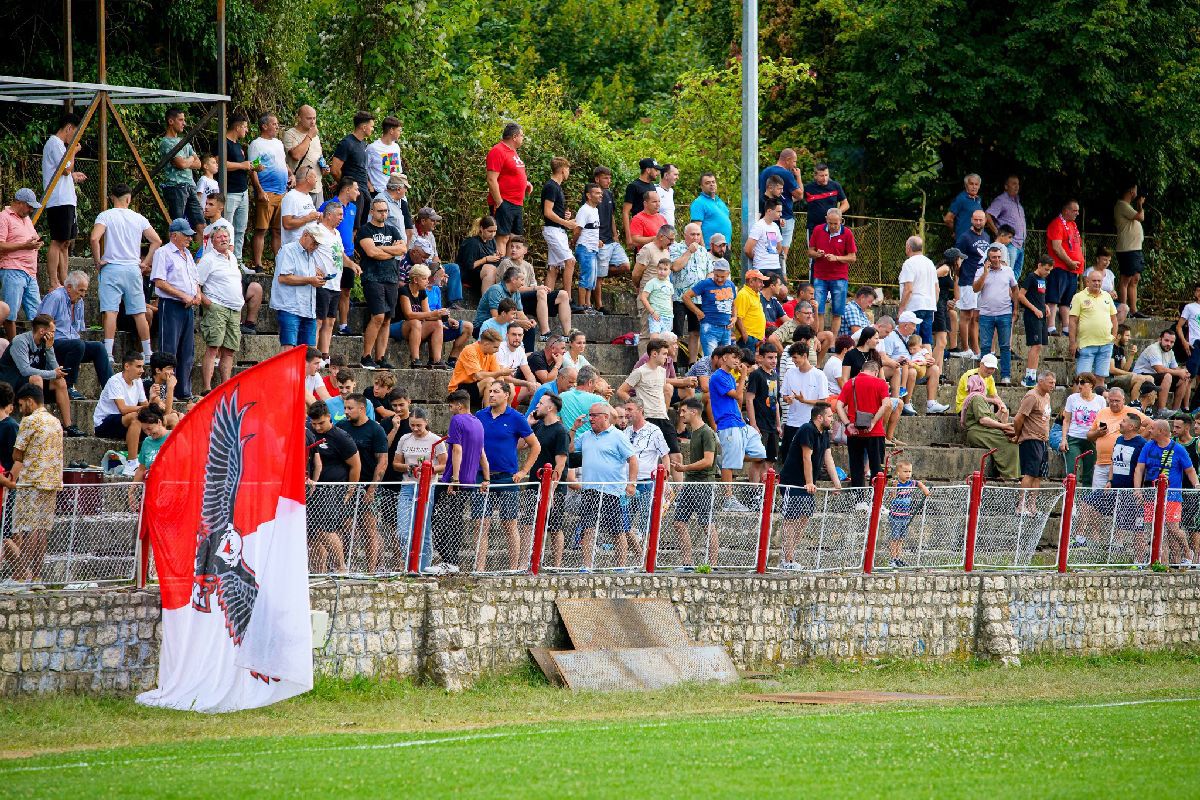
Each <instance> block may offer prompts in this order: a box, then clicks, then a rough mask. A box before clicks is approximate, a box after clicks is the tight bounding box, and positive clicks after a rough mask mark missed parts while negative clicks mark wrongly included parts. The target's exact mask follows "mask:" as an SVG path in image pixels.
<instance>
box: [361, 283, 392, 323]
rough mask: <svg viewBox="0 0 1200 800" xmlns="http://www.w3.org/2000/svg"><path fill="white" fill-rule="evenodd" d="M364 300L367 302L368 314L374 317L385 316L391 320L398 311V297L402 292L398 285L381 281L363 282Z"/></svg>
mask: <svg viewBox="0 0 1200 800" xmlns="http://www.w3.org/2000/svg"><path fill="white" fill-rule="evenodd" d="M362 288H363V298H364V299H365V300H366V301H367V313H368V314H370V315H371V316H372V317H377V316H379V315H380V314H383V316H384V318H386V319H391V317H392V313H393V312H394V311H395V310H396V295H397V294H399V292H400V285H399V284H397V283H380V282H379V281H363V285H362Z"/></svg>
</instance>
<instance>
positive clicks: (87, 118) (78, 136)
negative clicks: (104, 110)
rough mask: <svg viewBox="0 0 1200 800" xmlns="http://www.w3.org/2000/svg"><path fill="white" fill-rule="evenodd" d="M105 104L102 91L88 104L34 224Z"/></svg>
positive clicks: (52, 179)
mask: <svg viewBox="0 0 1200 800" xmlns="http://www.w3.org/2000/svg"><path fill="white" fill-rule="evenodd" d="M103 104H104V93H103V92H101V93H99V94H97V95H96V96H95V97H94V98H92V104H91V105H89V106H88V109H87V111H86V112H85V113H84V115H83V119H81V120H80V121H79V127H78V128H76V129H75V135H74V136H72V137H71V141H70V142H68V143H67V152H66V153H64V154H63V157H62V160H60V161H59V162H58V168H57V169H55V170H54V177H52V178H51V179H50V183H49V184H48V185H47V186H46V191H45V193H44V194H43V195H42V205H41V208H38V209H36V210H35V211H34V212H33V218H32V219H33V224H34V225H37V221H38V219H39V218H41V216H42V212H43V211H45V210H46V201H47V200H49V199H50V195H51V194H53V193H54V187H55V186H58V182H59V181H60V180H62V176H63V173H65V172H66V171H67V164H68V163H69V162H71V161H72V160H73V159H74V158H75V155H76V152H77V151H78V149H79V142H80V141H82V140H83V134H84V133H85V132H86V131H87V127H88V125H89V124H90V123H91V121H92V115H93V114H95V113H96V109H97V108H100V107H101V106H102V105H103Z"/></svg>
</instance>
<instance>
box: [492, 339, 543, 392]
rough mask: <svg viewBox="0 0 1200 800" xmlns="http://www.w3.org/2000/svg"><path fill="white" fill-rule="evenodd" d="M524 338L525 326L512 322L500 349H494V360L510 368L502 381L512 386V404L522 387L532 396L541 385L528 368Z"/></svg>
mask: <svg viewBox="0 0 1200 800" xmlns="http://www.w3.org/2000/svg"><path fill="white" fill-rule="evenodd" d="M524 338H525V328H524V327H523V326H522V325H520V324H519V323H515V322H514V323H513V324H511V325H509V326H508V330H507V332H506V333H505V335H504V341H503V342H501V343H500V349H499V350H497V351H496V361H497V362H498V363H499V364H500V366H501V367H506V368H508V369H511V370H512V374H511V375H509V376H508V377H506V378H505V379H504V382H505V383H510V384H512V386H513V388H514V391H513V398H512V405H514V406H515V405H517V398H518V397H519V396H520V395H521V390H522V389H524V390H525V391H526V392H527V393H528V394H527V397H533V393H534V392H536V391H537V390H538V387H539V386H540V385H541V384H539V383H538V382H537V378H535V377H534V376H533V370H531V369H530V368H529V357H528V356H527V355H526V354H525V345H524V344H523V343H522V341H523V340H524Z"/></svg>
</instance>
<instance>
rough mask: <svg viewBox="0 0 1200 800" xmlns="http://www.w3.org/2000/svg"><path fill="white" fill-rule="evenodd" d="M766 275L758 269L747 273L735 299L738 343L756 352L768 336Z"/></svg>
mask: <svg viewBox="0 0 1200 800" xmlns="http://www.w3.org/2000/svg"><path fill="white" fill-rule="evenodd" d="M764 283H766V277H765V276H764V275H763V274H762V273H761V272H759V271H758V270H756V269H752V270H750V271H749V272H747V273H746V282H745V284H744V285H743V286H742V288H741V289H739V290H738V293H737V297H735V298H734V299H733V310H734V315H735V324H736V326H737V338H738V344H740V345H742V346H743V347H749V348H750V349H752V350H754V351H755V352H757V351H758V346H759V344H761V343H762V340H763V339H765V338H766V337H767V315H766V314H764V313H763V309H762V295H760V294H759V292H761V291H762V287H763V284H764Z"/></svg>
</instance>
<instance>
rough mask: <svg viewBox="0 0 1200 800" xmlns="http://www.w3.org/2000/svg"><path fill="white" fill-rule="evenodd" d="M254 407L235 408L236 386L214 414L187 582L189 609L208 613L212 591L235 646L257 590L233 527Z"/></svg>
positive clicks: (244, 633)
mask: <svg viewBox="0 0 1200 800" xmlns="http://www.w3.org/2000/svg"><path fill="white" fill-rule="evenodd" d="M253 405H254V403H247V404H246V405H244V406H240V407H239V406H238V393H237V390H236V389H235V390H234V391H233V392H232V393H230V394H229V395H227V396H225V397H223V398H221V400H220V402H219V404H218V405H217V408H216V410H215V411H214V412H213V419H212V435H211V438H210V440H209V448H208V458H207V461H206V464H205V466H204V494H203V501H202V505H201V510H200V532H199V533H198V534H197V543H196V572H195V582H194V584H193V586H192V607H193V608H194V609H196V610H197V611H200V612H203V613H205V614H208V613H211V611H212V596H213V595H214V594H215V595H216V601H217V605H218V606H219V607H220V608H221V611H222V612H223V613H224V614H225V629H226V631H228V633H229V638H230V639H231V640H232V641H233V643H234V644H235V645H240V644H241V643H242V637H244V636H245V635H246V628H247V627H248V626H249V624H250V616H251V614H253V612H254V603H255V601H256V600H257V599H258V589H259V587H258V580H257V578H256V576H255V574H254V570H253V569H252V568H251V567H250V565H249V564H247V563H246V562H245V560H244V559H243V557H242V548H243V539H242V533H241V532H240V531H238V529H237V528H236V527H235V525H234V508H235V506H236V503H237V495H238V490H239V489H240V488H241V480H242V466H243V459H244V456H245V447H246V442H248V441H249V440H250V439H252V438H253V437H254V434H250V435H248V436H242V423H243V421H244V420H245V417H246V412H248V411H249V410H250V408H251V407H253Z"/></svg>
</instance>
